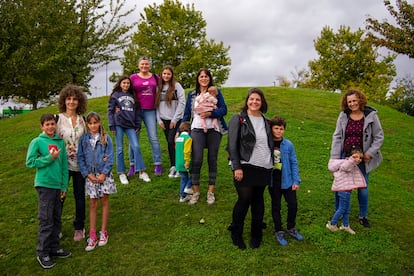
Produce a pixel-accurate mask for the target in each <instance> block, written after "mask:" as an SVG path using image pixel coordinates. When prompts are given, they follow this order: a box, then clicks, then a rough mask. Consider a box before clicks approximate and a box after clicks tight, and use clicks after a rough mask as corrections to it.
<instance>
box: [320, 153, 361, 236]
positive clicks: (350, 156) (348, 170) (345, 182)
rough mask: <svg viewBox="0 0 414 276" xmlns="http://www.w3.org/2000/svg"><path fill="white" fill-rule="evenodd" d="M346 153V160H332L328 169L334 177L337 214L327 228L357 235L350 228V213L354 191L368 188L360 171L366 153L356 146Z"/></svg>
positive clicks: (333, 184) (333, 189)
mask: <svg viewBox="0 0 414 276" xmlns="http://www.w3.org/2000/svg"><path fill="white" fill-rule="evenodd" d="M345 152H346V156H347V157H346V158H345V159H330V160H329V163H328V169H329V171H331V172H332V174H333V176H334V181H333V183H332V191H333V192H335V193H336V195H335V199H336V200H335V201H336V202H335V213H334V215H333V217H332V219H331V220H330V221H328V223H327V224H326V228H328V229H329V230H331V231H332V232H335V231H338V230H345V231H347V232H348V233H350V234H352V235H355V231H354V230H352V229H351V227H350V226H349V213H350V210H351V193H352V190H355V189H358V188H365V187H366V186H367V184H366V182H365V178H364V176H363V175H362V173H361V171H360V170H359V169H358V164H359V163H361V161H362V159H363V156H364V153H363V152H362V150H361V149H360V148H358V147H356V146H351V147H350V148H349V149H348V150H346V151H345ZM341 217H342V226H341V227H339V228H338V226H337V223H338V221H339V219H340V218H341Z"/></svg>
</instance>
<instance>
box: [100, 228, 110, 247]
mask: <svg viewBox="0 0 414 276" xmlns="http://www.w3.org/2000/svg"><path fill="white" fill-rule="evenodd" d="M108 239H109V236H108V232H106V231H99V243H98V245H99V246H104V245H106V244H107V243H108Z"/></svg>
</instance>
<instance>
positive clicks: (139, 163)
mask: <svg viewBox="0 0 414 276" xmlns="http://www.w3.org/2000/svg"><path fill="white" fill-rule="evenodd" d="M124 133H125V134H126V135H127V137H128V140H129V148H130V150H131V152H133V157H131V160H132V158H133V160H134V161H133V162H134V164H135V171H145V164H144V160H143V159H142V154H141V149H140V147H139V142H138V141H139V135H137V134H136V132H135V129H133V128H123V127H121V126H116V134H115V141H116V170H117V172H118V173H125V161H124Z"/></svg>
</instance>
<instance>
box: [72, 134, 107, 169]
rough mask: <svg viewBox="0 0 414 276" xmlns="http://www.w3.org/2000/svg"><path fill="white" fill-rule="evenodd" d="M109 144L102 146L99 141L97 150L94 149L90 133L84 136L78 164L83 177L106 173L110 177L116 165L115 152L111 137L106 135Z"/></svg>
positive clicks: (80, 146) (80, 141)
mask: <svg viewBox="0 0 414 276" xmlns="http://www.w3.org/2000/svg"><path fill="white" fill-rule="evenodd" d="M106 138H107V144H106V145H102V144H101V141H100V140H99V139H98V141H97V142H96V145H95V148H93V147H92V145H91V142H90V139H91V135H90V133H89V132H87V133H85V134H84V135H82V137H81V138H80V140H79V149H78V163H79V168H80V172H81V173H82V175H83V177H87V176H88V174H90V173H92V174H100V173H104V174H106V175H109V173H110V172H111V171H112V166H113V164H114V150H113V146H112V140H111V137H110V136H109V135H106ZM104 159H105V161H104Z"/></svg>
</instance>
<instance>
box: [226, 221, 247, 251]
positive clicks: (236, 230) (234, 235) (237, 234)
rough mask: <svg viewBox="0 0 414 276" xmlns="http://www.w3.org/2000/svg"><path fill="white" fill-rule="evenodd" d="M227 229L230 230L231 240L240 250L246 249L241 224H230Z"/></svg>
mask: <svg viewBox="0 0 414 276" xmlns="http://www.w3.org/2000/svg"><path fill="white" fill-rule="evenodd" d="M227 230H229V231H230V232H231V240H232V241H233V244H234V245H235V246H237V247H238V248H239V249H241V250H244V249H246V244H245V243H244V240H243V226H239V225H237V226H236V225H234V224H231V225H230V226H229V227H228V228H227Z"/></svg>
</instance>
